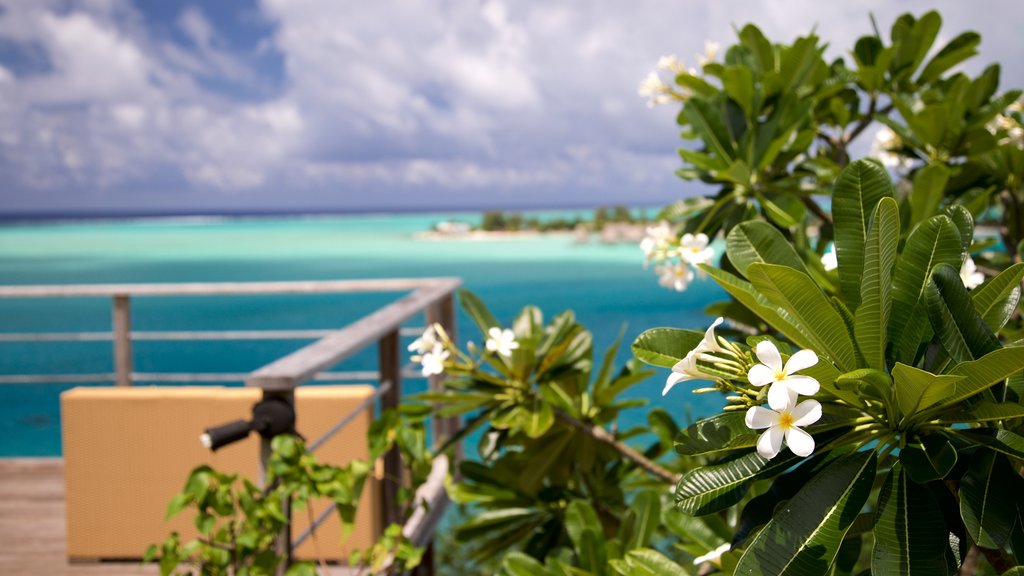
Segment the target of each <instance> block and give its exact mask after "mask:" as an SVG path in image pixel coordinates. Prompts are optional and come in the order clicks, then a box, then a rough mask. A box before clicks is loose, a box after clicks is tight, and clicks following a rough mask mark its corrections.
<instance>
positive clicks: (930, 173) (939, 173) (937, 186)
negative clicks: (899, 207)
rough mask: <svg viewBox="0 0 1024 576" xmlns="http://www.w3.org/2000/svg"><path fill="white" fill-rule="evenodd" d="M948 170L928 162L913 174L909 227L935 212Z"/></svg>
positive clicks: (947, 177) (946, 179) (947, 176)
mask: <svg viewBox="0 0 1024 576" xmlns="http://www.w3.org/2000/svg"><path fill="white" fill-rule="evenodd" d="M949 176H950V171H949V168H946V167H945V166H944V165H942V164H929V165H928V166H925V167H924V168H922V169H921V170H919V171H918V172H917V174H916V175H915V176H914V189H913V191H912V193H911V194H910V227H911V228H913V227H914V226H916V225H917V223H918V222H921V221H922V220H924V219H925V218H928V217H930V216H932V215H933V214H935V212H936V211H938V208H939V202H941V201H942V193H943V192H944V191H945V190H946V183H947V182H948V181H949Z"/></svg>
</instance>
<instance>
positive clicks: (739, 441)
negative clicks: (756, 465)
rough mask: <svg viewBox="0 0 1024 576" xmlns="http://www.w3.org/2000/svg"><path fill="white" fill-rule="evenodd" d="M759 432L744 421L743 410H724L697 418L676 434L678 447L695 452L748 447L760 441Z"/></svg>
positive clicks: (683, 450) (681, 451)
mask: <svg viewBox="0 0 1024 576" xmlns="http://www.w3.org/2000/svg"><path fill="white" fill-rule="evenodd" d="M758 436H759V432H758V431H756V430H751V429H750V428H749V427H748V426H747V425H746V423H745V422H744V414H743V413H742V412H723V413H721V414H716V415H714V416H711V417H710V418H704V419H703V420H698V421H697V422H694V423H693V424H690V425H689V426H687V427H686V429H685V430H683V431H682V432H680V433H679V435H678V436H676V442H675V444H676V451H677V452H679V453H680V454H686V455H690V456H695V455H698V454H709V453H714V452H719V451H722V450H730V449H735V448H748V447H750V446H753V445H754V444H756V443H757V437H758Z"/></svg>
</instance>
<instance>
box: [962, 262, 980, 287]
mask: <svg viewBox="0 0 1024 576" xmlns="http://www.w3.org/2000/svg"><path fill="white" fill-rule="evenodd" d="M960 279H961V280H963V281H964V286H965V287H967V289H968V290H971V289H974V288H977V287H978V286H981V283H982V282H984V281H985V275H984V274H982V273H981V272H978V266H977V265H976V264H975V263H974V258H971V257H970V256H967V259H966V260H964V264H963V266H961V267H960Z"/></svg>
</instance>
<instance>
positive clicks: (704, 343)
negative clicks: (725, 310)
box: [696, 316, 725, 352]
mask: <svg viewBox="0 0 1024 576" xmlns="http://www.w3.org/2000/svg"><path fill="white" fill-rule="evenodd" d="M722 322H725V318H722V317H721V316H719V317H718V318H715V321H714V322H712V323H711V326H708V329H707V330H706V331H705V332H704V339H703V340H701V341H700V344H697V348H696V349H697V350H700V351H701V352H725V349H724V348H722V345H721V344H719V343H718V338H716V337H715V328H718V327H719V326H720V325H721V324H722Z"/></svg>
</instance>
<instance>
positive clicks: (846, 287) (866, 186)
mask: <svg viewBox="0 0 1024 576" xmlns="http://www.w3.org/2000/svg"><path fill="white" fill-rule="evenodd" d="M892 196H893V193H892V182H891V181H890V180H889V174H888V173H887V172H886V171H885V168H883V167H882V166H881V165H880V164H878V163H876V162H873V161H870V160H857V161H856V162H853V163H851V164H850V165H849V166H847V167H846V168H844V169H843V171H842V172H841V173H840V174H839V179H838V180H836V184H835V189H834V192H833V193H832V213H833V214H834V218H835V239H836V240H835V246H836V258H837V260H838V262H839V284H840V286H841V288H842V290H843V294H844V295H845V296H846V299H847V301H848V302H849V305H850V308H851V309H856V308H857V306H858V304H859V303H860V292H861V273H862V272H863V270H864V241H865V240H866V239H867V232H868V225H869V222H870V219H871V214H872V213H873V212H874V211H875V206H876V205H877V204H878V202H879V201H880V200H881V199H882V198H892Z"/></svg>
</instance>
